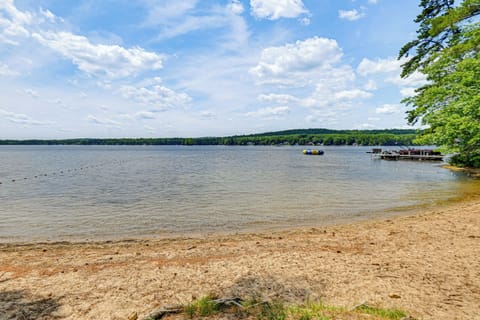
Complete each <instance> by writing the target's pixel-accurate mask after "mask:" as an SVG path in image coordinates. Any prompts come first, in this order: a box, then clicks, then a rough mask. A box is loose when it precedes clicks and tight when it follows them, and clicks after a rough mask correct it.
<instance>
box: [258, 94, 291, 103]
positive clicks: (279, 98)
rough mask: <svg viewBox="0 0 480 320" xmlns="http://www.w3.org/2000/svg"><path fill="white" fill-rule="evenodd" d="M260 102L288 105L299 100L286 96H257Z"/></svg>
mask: <svg viewBox="0 0 480 320" xmlns="http://www.w3.org/2000/svg"><path fill="white" fill-rule="evenodd" d="M258 101H260V102H274V103H278V104H288V103H291V102H298V101H299V99H298V98H296V97H294V96H291V95H288V94H274V93H271V94H261V95H259V96H258Z"/></svg>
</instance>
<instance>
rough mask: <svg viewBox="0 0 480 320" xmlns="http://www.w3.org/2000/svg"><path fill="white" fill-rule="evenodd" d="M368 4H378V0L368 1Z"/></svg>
mask: <svg viewBox="0 0 480 320" xmlns="http://www.w3.org/2000/svg"><path fill="white" fill-rule="evenodd" d="M368 3H369V4H377V3H378V0H368Z"/></svg>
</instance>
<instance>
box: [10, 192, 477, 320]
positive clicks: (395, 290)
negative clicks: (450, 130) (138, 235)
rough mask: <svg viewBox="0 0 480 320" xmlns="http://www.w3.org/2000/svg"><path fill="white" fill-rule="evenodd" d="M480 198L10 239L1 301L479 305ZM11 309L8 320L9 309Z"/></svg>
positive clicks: (427, 310) (75, 313)
mask: <svg viewBox="0 0 480 320" xmlns="http://www.w3.org/2000/svg"><path fill="white" fill-rule="evenodd" d="M479 256H480V197H478V196H477V197H472V198H471V199H464V200H463V201H458V202H457V201H455V202H454V203H452V204H444V205H441V206H438V207H431V206H429V207H427V208H420V209H419V210H418V212H415V213H413V214H411V215H400V216H396V217H388V218H377V219H374V220H367V221H360V222H358V221H357V222H352V223H349V224H341V225H330V226H315V227H308V228H307V227H305V228H295V229H290V230H278V231H270V232H268V231H265V232H255V233H245V234H238V235H218V234H217V235H207V236H200V237H180V238H177V237H175V238H148V239H123V240H116V241H112V240H110V241H94V242H90V241H89V242H68V241H67V242H65V241H63V242H56V243H49V242H47V243H23V244H18V243H17V244H15V243H3V244H0V310H3V309H4V310H6V311H7V317H6V319H9V317H8V316H9V315H10V316H11V315H14V314H16V313H18V312H20V310H21V308H23V309H25V308H27V307H26V306H28V308H30V309H29V310H27V311H28V312H30V313H32V312H33V313H35V312H36V314H35V315H36V317H35V318H37V319H52V318H56V319H79V318H88V319H127V318H128V316H129V315H130V314H131V313H132V312H137V313H138V314H139V315H140V318H141V317H143V316H144V315H147V314H148V313H149V312H151V311H152V310H154V309H158V308H159V307H161V306H163V305H174V304H184V303H188V302H190V301H191V300H192V299H195V298H199V297H201V296H204V295H207V294H209V293H214V294H217V295H218V296H232V295H236V296H243V297H247V296H251V295H258V296H261V297H263V298H265V299H267V300H268V299H270V300H271V299H281V300H284V301H286V302H291V303H302V302H305V301H306V300H307V299H309V300H311V301H320V300H321V301H324V302H326V303H328V304H332V305H338V306H346V307H351V306H354V305H357V304H359V303H363V302H367V303H369V304H372V305H379V306H382V307H395V308H400V309H403V310H405V311H407V312H408V313H409V314H411V315H412V316H414V317H416V318H418V319H447V318H448V319H476V318H475V317H477V316H478V314H480V306H479V305H478V301H480V271H479V270H480V261H479V260H478V257H479ZM2 319H3V318H2Z"/></svg>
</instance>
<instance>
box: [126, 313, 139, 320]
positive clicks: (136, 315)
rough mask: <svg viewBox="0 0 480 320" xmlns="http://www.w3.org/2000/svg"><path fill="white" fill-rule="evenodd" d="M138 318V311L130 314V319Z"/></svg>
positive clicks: (135, 319)
mask: <svg viewBox="0 0 480 320" xmlns="http://www.w3.org/2000/svg"><path fill="white" fill-rule="evenodd" d="M137 319H138V314H137V313H136V312H133V313H131V314H130V315H129V316H128V320H137Z"/></svg>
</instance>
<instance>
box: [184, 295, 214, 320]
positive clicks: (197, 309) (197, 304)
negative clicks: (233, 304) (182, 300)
mask: <svg viewBox="0 0 480 320" xmlns="http://www.w3.org/2000/svg"><path fill="white" fill-rule="evenodd" d="M184 311H185V314H186V315H188V316H189V317H190V318H193V317H195V316H199V317H208V316H212V315H214V314H216V313H217V312H218V311H220V305H219V304H218V303H217V302H215V299H214V298H213V297H210V296H206V297H203V298H201V299H199V300H196V301H194V302H192V303H190V304H188V305H186V306H185V308H184Z"/></svg>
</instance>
